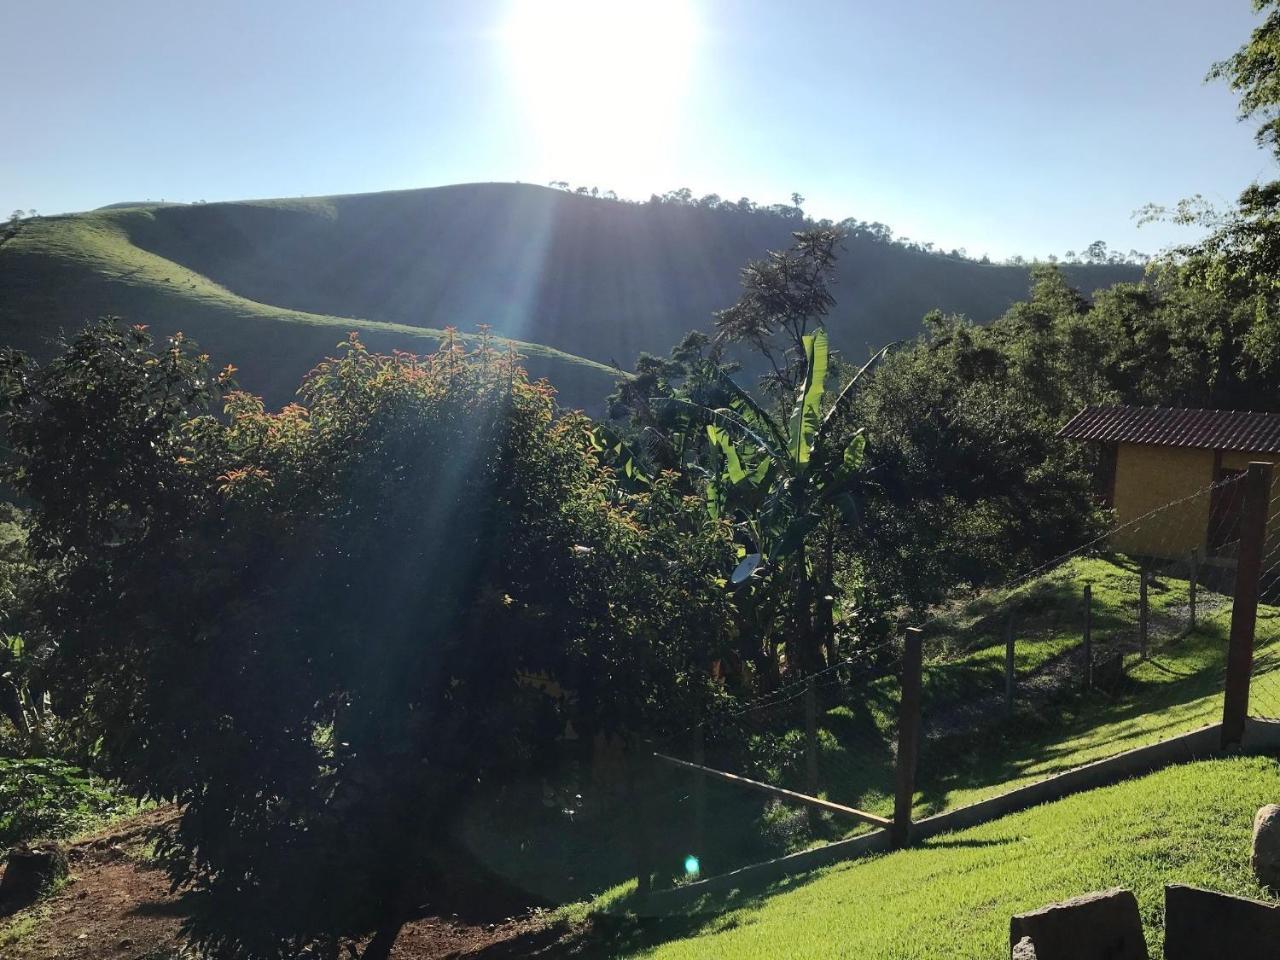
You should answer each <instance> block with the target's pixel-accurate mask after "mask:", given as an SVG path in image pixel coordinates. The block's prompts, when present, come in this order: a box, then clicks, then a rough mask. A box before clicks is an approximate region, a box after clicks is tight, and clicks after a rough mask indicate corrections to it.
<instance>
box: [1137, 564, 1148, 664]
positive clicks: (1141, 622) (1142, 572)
mask: <svg viewBox="0 0 1280 960" xmlns="http://www.w3.org/2000/svg"><path fill="white" fill-rule="evenodd" d="M1147 580H1148V576H1147V561H1146V560H1143V561H1142V567H1141V568H1140V569H1139V571H1138V658H1139V659H1140V660H1145V659H1147V621H1148V608H1147Z"/></svg>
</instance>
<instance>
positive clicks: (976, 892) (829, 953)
mask: <svg viewBox="0 0 1280 960" xmlns="http://www.w3.org/2000/svg"><path fill="white" fill-rule="evenodd" d="M1276 783H1277V777H1276V762H1275V760H1273V759H1269V758H1263V757H1248V758H1236V759H1226V760H1210V761H1203V762H1200V763H1192V764H1187V765H1185V766H1179V767H1174V768H1171V769H1168V770H1163V771H1161V772H1159V773H1155V774H1152V775H1150V776H1147V777H1142V778H1140V779H1136V780H1130V781H1128V782H1126V783H1122V784H1119V785H1117V786H1113V787H1106V788H1103V789H1100V790H1094V791H1090V792H1088V793H1082V794H1078V795H1076V796H1073V797H1067V798H1066V799H1064V800H1059V801H1057V802H1055V803H1050V804H1045V805H1044V806H1041V807H1036V808H1035V809H1032V810H1027V811H1025V812H1023V813H1017V814H1014V815H1012V816H1008V817H1003V818H1001V819H999V820H996V821H993V822H992V823H988V824H984V825H983V826H980V827H975V828H973V829H970V830H963V831H959V832H957V833H953V834H948V835H946V836H942V837H938V838H936V839H934V840H931V841H929V842H927V843H926V844H925V845H924V846H922V847H919V848H916V849H912V850H905V851H901V852H898V853H893V854H890V855H888V856H882V857H876V858H872V859H868V860H863V861H858V862H853V863H848V864H843V865H840V866H836V867H832V868H830V869H827V870H825V871H823V872H821V873H819V874H817V875H815V876H812V877H808V878H799V879H796V880H793V881H792V882H791V883H790V884H784V885H782V887H781V888H779V889H775V890H774V891H773V893H774V895H772V896H767V897H755V896H743V895H738V894H735V895H734V896H732V897H730V898H729V900H728V902H727V903H722V902H717V903H714V904H703V905H702V909H701V910H699V911H697V912H694V913H692V914H691V915H688V916H679V917H674V918H670V919H667V920H661V921H660V920H651V921H649V922H648V923H647V924H645V925H644V926H635V927H626V928H624V930H623V931H621V932H620V935H619V934H618V933H613V934H612V935H611V934H609V933H607V932H606V931H607V930H609V929H611V925H609V924H601V930H600V935H601V936H602V937H603V938H604V939H603V942H600V943H596V944H594V946H595V947H596V949H595V950H594V951H593V952H592V953H591V955H592V956H627V957H640V956H643V957H654V958H659V960H683V958H686V957H689V958H692V957H698V958H714V957H724V958H733V960H755V958H765V957H812V958H820V957H841V958H844V960H861V958H866V960H885V958H908V957H910V958H912V960H935V958H936V960H944V958H946V960H950V958H954V957H965V958H972V960H978V958H982V960H987V958H990V960H996V958H999V957H1007V956H1008V955H1009V940H1008V937H1009V917H1010V916H1012V915H1013V914H1015V913H1021V912H1023V911H1026V910H1032V909H1035V908H1037V907H1041V906H1044V905H1045V904H1047V903H1051V902H1054V901H1058V900H1065V899H1067V898H1069V897H1073V896H1078V895H1080V894H1082V893H1087V892H1089V891H1092V890H1104V889H1107V888H1109V887H1116V886H1122V887H1128V888H1130V889H1132V890H1133V891H1134V892H1135V893H1136V894H1137V897H1138V904H1139V907H1140V908H1141V911H1142V920H1143V926H1144V927H1145V928H1146V934H1147V939H1148V943H1149V946H1150V947H1151V955H1152V956H1153V957H1154V956H1159V955H1160V949H1161V944H1162V942H1163V933H1164V884H1166V883H1186V884H1192V885H1197V886H1205V887H1210V888H1212V889H1217V890H1223V891H1225V892H1228V893H1235V894H1241V895H1245V896H1253V897H1264V896H1266V892H1265V891H1264V890H1263V889H1262V888H1261V887H1259V885H1258V884H1257V882H1256V881H1255V880H1254V879H1253V877H1252V875H1251V873H1250V870H1249V835H1250V826H1251V824H1252V821H1253V814H1254V811H1255V810H1257V808H1258V807H1259V806H1261V805H1262V804H1264V803H1268V802H1271V801H1272V800H1274V799H1275V789H1276ZM726 908H727V912H723V913H721V912H719V911H721V910H725V909H726ZM612 929H613V930H616V929H617V928H616V927H612Z"/></svg>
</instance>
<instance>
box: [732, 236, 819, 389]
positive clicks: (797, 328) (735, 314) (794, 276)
mask: <svg viewBox="0 0 1280 960" xmlns="http://www.w3.org/2000/svg"><path fill="white" fill-rule="evenodd" d="M792 236H793V237H794V238H795V243H794V244H793V245H792V247H791V249H789V250H779V251H770V252H769V254H768V255H767V256H766V257H765V259H763V260H753V261H751V262H750V263H748V264H747V265H746V266H745V267H743V268H742V294H741V295H740V296H739V298H738V302H737V303H735V304H734V305H733V306H731V307H729V308H727V309H725V310H721V311H720V312H719V313H717V314H716V316H715V322H716V329H717V331H718V335H719V338H720V339H723V340H724V341H726V342H729V343H734V342H741V343H746V344H749V345H750V346H751V347H752V348H753V349H754V350H755V351H756V352H757V353H759V354H760V355H761V356H762V357H763V358H764V359H765V360H766V362H767V363H768V364H769V366H770V368H771V370H770V373H769V374H768V376H767V377H766V378H765V381H764V384H765V389H766V391H767V392H768V393H769V394H770V396H772V397H773V398H774V399H775V400H776V401H777V402H778V403H779V404H787V403H789V402H790V400H791V398H792V397H794V396H795V394H796V391H797V390H798V389H799V387H800V384H801V382H802V381H803V380H804V378H805V376H806V373H807V364H806V360H805V351H806V348H805V337H806V336H807V335H808V333H809V329H810V327H811V326H815V325H816V326H821V324H822V322H823V320H824V318H825V317H826V315H827V313H828V312H829V311H830V309H831V307H832V306H833V305H834V304H835V298H834V297H833V296H832V295H831V287H832V285H833V283H834V282H835V277H834V275H835V263H836V251H837V248H838V247H839V245H840V241H841V240H842V239H843V238H844V234H843V233H842V232H840V231H839V230H835V229H830V228H826V229H815V230H803V231H800V232H797V233H795V234H793V235H792Z"/></svg>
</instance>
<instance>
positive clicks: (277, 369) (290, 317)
mask: <svg viewBox="0 0 1280 960" xmlns="http://www.w3.org/2000/svg"><path fill="white" fill-rule="evenodd" d="M180 209H189V208H180ZM159 212H161V209H160V208H129V209H127V210H103V211H95V212H92V213H85V214H78V215H73V216H64V217H50V218H45V219H42V220H39V221H36V222H33V223H30V224H25V225H24V226H23V229H22V230H21V231H20V232H19V234H18V235H17V236H15V237H14V238H12V239H11V240H9V241H8V242H7V243H5V244H4V245H3V246H0V342H3V344H4V345H5V346H16V347H19V348H21V349H24V350H28V351H31V352H33V353H35V354H37V355H41V356H43V355H47V354H48V353H49V352H50V343H51V341H52V340H53V339H54V338H56V337H57V336H58V335H59V334H60V333H62V332H64V331H65V332H69V331H72V330H75V329H76V328H78V327H79V326H80V325H81V324H83V323H84V322H85V321H86V320H88V319H91V318H93V317H96V316H101V315H104V314H117V315H120V316H123V317H126V318H128V319H129V320H130V321H132V322H136V323H146V324H149V325H151V326H152V327H153V328H154V329H155V331H156V332H157V333H158V334H167V333H171V332H173V331H177V330H181V331H182V332H184V333H186V334H187V335H188V336H190V337H193V338H194V339H195V340H196V341H197V342H198V343H199V344H200V345H201V346H202V347H203V348H204V349H205V350H207V351H208V352H209V353H211V354H212V355H213V357H214V358H215V360H216V361H217V362H218V363H219V364H221V363H224V362H230V363H234V364H235V365H236V366H237V367H238V368H239V371H240V372H239V374H238V377H237V379H238V381H239V383H240V384H241V385H242V386H244V387H246V388H247V389H250V390H252V391H254V392H255V393H261V394H263V395H264V396H266V397H267V399H268V400H269V401H270V402H272V403H275V404H279V403H284V402H287V401H288V400H290V399H291V398H292V395H293V391H294V390H295V389H296V388H297V385H298V383H299V381H300V380H301V378H302V376H303V375H304V374H305V373H306V371H307V370H308V369H310V368H311V366H312V365H313V364H314V363H315V362H316V361H317V360H319V359H320V358H322V357H324V356H326V355H328V354H330V353H332V352H333V349H334V347H335V346H336V344H337V343H338V342H339V341H341V340H343V339H345V337H346V336H347V334H348V333H349V332H350V331H353V330H354V331H358V332H359V333H360V336H361V337H362V339H363V340H364V341H365V342H366V343H367V344H368V345H369V346H370V347H371V348H373V349H376V350H384V351H390V350H394V349H400V350H410V351H414V352H418V353H425V352H429V351H431V350H433V349H435V346H436V344H437V342H438V339H439V337H440V335H441V334H442V333H443V330H442V329H440V328H433V327H429V326H420V325H408V324H402V323H388V322H384V321H378V320H368V319H363V318H356V317H349V316H343V317H340V316H334V315H331V314H325V313H313V312H308V311H304V310H295V309H288V308H282V307H279V306H275V305H272V304H269V303H264V302H260V301H257V300H254V299H252V298H249V297H245V296H242V295H240V294H239V293H236V292H233V291H232V290H230V289H228V288H227V287H225V286H223V285H221V284H218V283H216V282H214V281H213V280H211V279H209V277H207V276H205V275H203V274H201V273H199V272H197V271H195V270H192V269H190V268H189V267H187V266H184V265H183V264H181V263H178V262H176V261H174V260H171V259H168V258H166V257H164V256H161V255H160V254H157V253H154V252H152V251H150V250H147V249H144V248H143V247H141V246H139V245H137V244H136V243H135V242H134V238H133V232H134V231H135V230H138V228H139V225H140V224H145V223H146V222H147V221H148V220H151V219H152V218H154V217H155V216H156V214H157V213H159ZM464 336H466V337H468V338H471V337H473V336H474V331H464ZM517 347H518V349H519V351H520V352H521V353H522V354H524V355H525V356H526V358H527V359H526V366H527V367H528V368H529V370H530V372H531V373H532V374H534V375H535V376H545V377H547V378H548V379H550V380H551V381H552V382H553V383H554V384H555V385H556V387H557V389H558V390H559V391H560V394H561V399H562V400H563V401H564V402H565V403H567V404H569V405H571V406H582V407H591V406H597V405H598V404H599V402H600V399H601V398H602V397H603V396H604V395H605V394H607V393H608V391H609V389H610V388H611V386H612V384H613V382H614V379H615V372H614V371H613V370H612V369H611V368H609V367H608V366H606V365H604V364H601V363H596V362H593V361H590V360H586V359H584V358H582V357H579V356H575V355H573V354H571V353H566V352H563V351H560V350H555V349H552V348H549V347H545V346H542V345H541V344H535V343H525V342H521V341H518V342H517Z"/></svg>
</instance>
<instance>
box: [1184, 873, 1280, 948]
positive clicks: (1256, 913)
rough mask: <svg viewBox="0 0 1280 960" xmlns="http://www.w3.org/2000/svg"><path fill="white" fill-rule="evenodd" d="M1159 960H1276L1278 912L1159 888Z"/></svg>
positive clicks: (1189, 890) (1204, 893) (1256, 903)
mask: <svg viewBox="0 0 1280 960" xmlns="http://www.w3.org/2000/svg"><path fill="white" fill-rule="evenodd" d="M1164 956H1165V960H1276V957H1280V906H1278V905H1276V904H1272V903H1263V902H1262V901H1260V900H1249V899H1247V898H1245V897H1233V896H1230V895H1229V894H1225V893H1215V892H1214V891H1212V890H1201V889H1200V888H1198V887H1185V886H1182V885H1181V884H1169V885H1168V886H1166V887H1165V888H1164Z"/></svg>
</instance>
